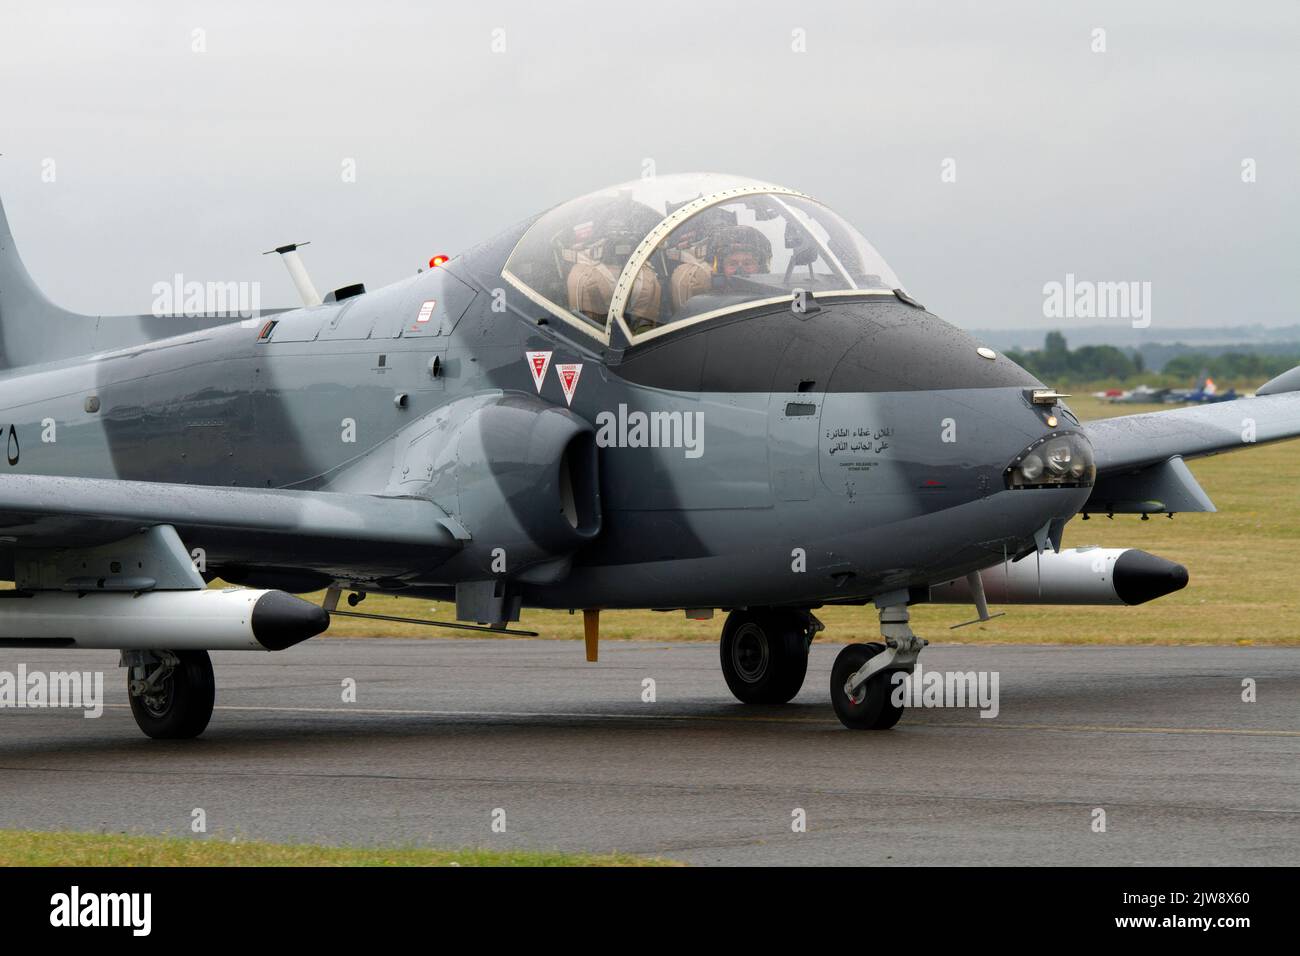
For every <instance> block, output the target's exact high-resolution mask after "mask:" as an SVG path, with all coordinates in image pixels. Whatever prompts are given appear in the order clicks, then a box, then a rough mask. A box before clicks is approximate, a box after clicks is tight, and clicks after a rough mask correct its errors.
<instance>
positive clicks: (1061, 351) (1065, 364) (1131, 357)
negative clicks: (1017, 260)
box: [1006, 332, 1300, 384]
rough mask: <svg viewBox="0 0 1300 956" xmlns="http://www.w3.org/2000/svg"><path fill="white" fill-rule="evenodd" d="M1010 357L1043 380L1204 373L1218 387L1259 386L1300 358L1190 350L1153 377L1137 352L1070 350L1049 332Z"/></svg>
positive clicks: (1175, 377)
mask: <svg viewBox="0 0 1300 956" xmlns="http://www.w3.org/2000/svg"><path fill="white" fill-rule="evenodd" d="M1006 354H1007V358H1009V359H1011V360H1012V361H1013V362H1015V363H1017V364H1019V365H1022V366H1024V367H1025V368H1026V369H1028V370H1029V371H1030V372H1033V373H1034V374H1035V375H1036V376H1038V377H1039V378H1040V379H1042V380H1043V381H1045V382H1047V381H1071V382H1101V381H1112V380H1113V381H1119V382H1128V381H1129V380H1130V379H1134V378H1137V377H1139V376H1141V377H1142V378H1143V380H1149V379H1161V380H1164V381H1165V382H1167V383H1178V382H1186V383H1188V384H1191V383H1193V382H1194V381H1195V380H1196V379H1198V378H1200V376H1201V375H1202V374H1208V375H1209V376H1210V377H1211V378H1213V379H1215V380H1216V382H1218V383H1219V384H1229V383H1233V382H1240V383H1243V384H1258V383H1261V382H1264V381H1266V380H1268V379H1270V378H1273V377H1274V376H1276V375H1281V374H1282V373H1283V372H1285V371H1286V370H1287V369H1291V368H1294V367H1295V366H1297V365H1300V355H1270V354H1266V353H1259V352H1225V353H1223V354H1222V355H1204V354H1202V353H1200V352H1187V353H1184V354H1182V355H1179V356H1176V357H1174V358H1171V359H1170V360H1169V361H1168V362H1166V363H1165V367H1164V369H1163V370H1162V374H1160V375H1159V376H1152V375H1150V374H1149V373H1148V372H1147V369H1146V367H1145V365H1144V363H1143V361H1142V355H1141V354H1140V353H1138V352H1136V351H1132V350H1129V351H1125V350H1123V349H1118V348H1116V347H1115V346H1113V345H1085V346H1083V347H1082V348H1077V349H1073V350H1071V349H1070V347H1069V345H1068V344H1067V343H1066V341H1065V336H1064V335H1062V334H1061V333H1060V332H1049V333H1047V339H1046V340H1045V341H1044V343H1043V347H1042V348H1041V349H1032V350H1030V351H1026V352H1021V351H1009V352H1007V353H1006ZM1153 384H1154V382H1153Z"/></svg>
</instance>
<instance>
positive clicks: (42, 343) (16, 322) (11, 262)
mask: <svg viewBox="0 0 1300 956" xmlns="http://www.w3.org/2000/svg"><path fill="white" fill-rule="evenodd" d="M279 311H283V310H280V309H270V310H261V311H259V312H255V313H253V314H252V318H256V317H259V316H261V315H264V314H271V313H275V312H279ZM248 318H250V316H249V315H248V314H244V315H236V314H225V315H215V314H209V315H201V316H189V315H186V316H179V315H81V314H79V313H76V312H70V311H68V310H67V309H64V308H61V307H59V306H57V305H55V304H54V303H53V302H51V301H50V300H49V299H48V298H46V296H45V294H44V293H43V292H41V290H40V288H39V287H38V286H37V285H36V283H35V282H34V281H33V280H32V277H31V274H30V273H29V272H28V271H27V267H26V266H25V265H23V261H22V259H21V258H20V257H19V255H18V248H17V244H16V243H15V242H14V237H13V232H12V230H11V229H10V227H9V220H8V217H6V215H5V210H4V203H3V202H0V371H2V370H5V369H14V368H20V367H22V366H25V365H38V364H41V363H44V362H56V361H59V360H61V359H69V358H77V357H79V356H85V355H93V354H94V353H96V352H105V351H109V350H111V349H119V348H127V347H130V346H135V345H143V344H145V343H146V342H154V341H157V340H158V339H164V338H169V337H171V336H173V335H184V334H186V333H188V332H195V331H198V330H201V329H208V328H213V327H214V326H219V325H229V324H230V323H232V322H237V321H241V320H244V319H248Z"/></svg>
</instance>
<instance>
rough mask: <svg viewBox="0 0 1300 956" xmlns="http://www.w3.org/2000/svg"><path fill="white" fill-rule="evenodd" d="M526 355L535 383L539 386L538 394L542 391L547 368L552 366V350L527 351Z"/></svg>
mask: <svg viewBox="0 0 1300 956" xmlns="http://www.w3.org/2000/svg"><path fill="white" fill-rule="evenodd" d="M524 357H525V358H527V359H528V371H530V372H532V373H533V384H534V385H536V386H537V394H539V395H540V394H541V393H542V382H544V381H545V380H546V370H547V369H548V368H550V367H551V353H550V352H525V353H524Z"/></svg>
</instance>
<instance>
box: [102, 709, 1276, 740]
mask: <svg viewBox="0 0 1300 956" xmlns="http://www.w3.org/2000/svg"><path fill="white" fill-rule="evenodd" d="M105 707H106V708H112V709H115V710H128V709H130V705H129V704H106V705H105ZM214 710H228V711H250V712H260V713H288V714H350V715H360V716H363V717H478V718H482V719H489V720H511V719H517V718H521V717H528V718H546V717H552V718H554V717H560V718H564V719H575V718H576V719H580V720H700V721H711V722H723V723H767V724H821V725H823V726H828V727H835V726H839V722H838V721H835V720H824V719H822V718H819V717H765V716H762V715H757V714H756V715H754V716H752V717H739V716H737V717H730V716H727V715H725V714H600V713H582V712H564V711H525V710H520V711H483V710H413V709H384V708H375V707H366V708H361V707H357V708H346V707H262V706H257V707H255V706H241V705H238V704H222V705H218V706H217V707H215V708H214ZM910 726H913V727H941V728H944V729H953V728H956V729H958V730H971V729H976V730H1047V731H1053V732H1057V733H1114V734H1188V735H1210V736H1240V737H1300V730H1280V729H1266V730H1254V729H1250V728H1238V729H1232V728H1229V727H1124V726H1111V725H1106V724H1011V723H995V722H993V721H989V722H980V723H962V722H957V721H950V722H930V723H924V724H912V725H910Z"/></svg>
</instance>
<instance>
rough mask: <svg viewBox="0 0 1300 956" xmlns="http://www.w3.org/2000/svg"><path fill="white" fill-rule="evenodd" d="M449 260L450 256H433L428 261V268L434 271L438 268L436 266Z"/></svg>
mask: <svg viewBox="0 0 1300 956" xmlns="http://www.w3.org/2000/svg"><path fill="white" fill-rule="evenodd" d="M449 258H450V256H434V257H433V258H432V259H430V260H429V268H430V269H436V268H438V266H440V265H442V264H443V263H444V262H446V261H447V260H448V259H449Z"/></svg>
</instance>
